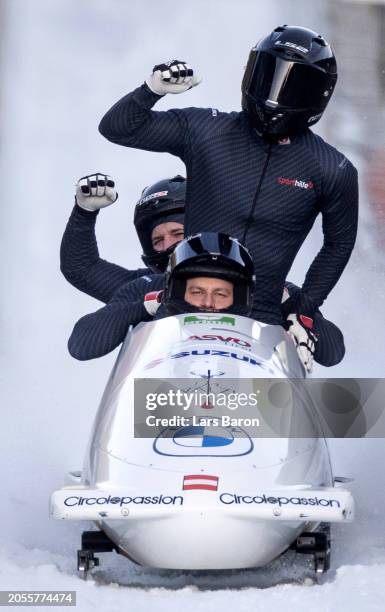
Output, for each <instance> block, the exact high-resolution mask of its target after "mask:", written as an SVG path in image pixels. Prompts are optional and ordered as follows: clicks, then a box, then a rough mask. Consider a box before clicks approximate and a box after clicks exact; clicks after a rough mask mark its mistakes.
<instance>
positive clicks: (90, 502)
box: [64, 495, 183, 507]
mask: <svg viewBox="0 0 385 612" xmlns="http://www.w3.org/2000/svg"><path fill="white" fill-rule="evenodd" d="M110 504H113V505H115V504H116V505H119V506H126V505H127V504H165V505H168V504H172V505H175V504H176V505H178V504H179V506H182V505H183V497H181V496H180V495H176V496H170V495H166V496H164V495H154V496H151V495H149V496H145V497H143V496H141V495H137V496H136V497H129V496H123V497H122V496H114V495H108V496H107V497H81V496H79V497H78V496H75V495H73V496H71V497H66V499H65V500H64V505H65V506H68V507H72V506H84V505H86V506H94V505H97V506H108V505H110Z"/></svg>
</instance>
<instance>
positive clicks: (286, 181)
mask: <svg viewBox="0 0 385 612" xmlns="http://www.w3.org/2000/svg"><path fill="white" fill-rule="evenodd" d="M277 183H278V184H279V185H288V186H289V187H300V188H301V189H313V188H314V183H313V181H300V180H299V179H291V178H285V177H284V176H279V177H278V178H277Z"/></svg>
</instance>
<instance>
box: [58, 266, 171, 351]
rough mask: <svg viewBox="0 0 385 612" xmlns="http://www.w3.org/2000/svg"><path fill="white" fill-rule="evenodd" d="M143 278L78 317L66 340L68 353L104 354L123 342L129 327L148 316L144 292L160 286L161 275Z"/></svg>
mask: <svg viewBox="0 0 385 612" xmlns="http://www.w3.org/2000/svg"><path fill="white" fill-rule="evenodd" d="M153 278H154V279H155V280H151V281H150V282H147V281H145V280H143V279H138V280H135V281H132V282H130V283H127V284H126V285H124V286H123V287H121V288H120V289H119V290H118V291H117V293H116V294H115V296H114V297H113V298H112V299H111V300H110V302H109V303H108V304H107V305H106V306H104V307H103V308H100V309H99V310H97V311H96V312H93V313H91V314H88V315H86V316H84V317H82V318H81V319H80V320H79V321H78V322H77V323H76V325H75V327H74V329H73V332H72V334H71V337H70V339H69V341H68V350H69V352H70V354H71V355H72V357H75V359H79V360H80V361H85V360H87V359H95V358H96V357H101V356H102V355H106V354H107V353H109V352H110V351H112V350H114V349H115V348H116V347H117V346H119V344H120V343H121V342H123V340H124V338H125V336H126V334H127V332H128V330H129V327H130V326H131V325H132V326H135V325H137V324H138V323H140V322H141V321H150V320H151V319H152V317H151V316H150V315H149V314H148V313H147V311H146V309H145V308H144V306H143V298H144V295H145V294H146V293H147V292H149V291H156V290H158V289H161V288H163V284H164V277H163V275H156V276H155V275H154V277H153Z"/></svg>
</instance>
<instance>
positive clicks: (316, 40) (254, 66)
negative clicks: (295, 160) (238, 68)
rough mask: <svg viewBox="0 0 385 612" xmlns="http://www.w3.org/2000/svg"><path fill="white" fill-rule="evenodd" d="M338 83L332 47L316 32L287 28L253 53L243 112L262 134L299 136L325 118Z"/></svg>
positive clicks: (246, 76) (246, 77)
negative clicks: (324, 112) (325, 111)
mask: <svg viewBox="0 0 385 612" xmlns="http://www.w3.org/2000/svg"><path fill="white" fill-rule="evenodd" d="M336 82H337V63H336V59H335V57H334V53H333V51H332V49H331V47H330V45H329V43H327V42H326V40H325V39H324V38H322V36H320V35H319V34H317V33H316V32H313V31H312V30H308V29H307V28H300V27H297V26H287V25H284V26H281V27H279V28H276V29H275V30H274V31H273V32H272V33H271V34H270V35H269V36H267V37H266V38H264V39H263V40H261V41H260V42H259V43H258V44H257V45H256V46H255V47H254V48H253V49H252V50H251V51H250V55H249V59H248V62H247V66H246V70H245V74H244V77H243V81H242V108H243V110H244V111H246V112H247V113H248V115H249V117H250V120H251V122H252V124H253V126H254V127H255V128H256V129H257V131H258V132H259V133H260V134H263V135H266V136H272V137H278V138H279V137H284V136H290V135H295V134H299V133H300V132H303V131H305V130H306V129H307V128H308V127H310V126H312V125H314V124H315V123H317V121H318V120H319V119H320V118H321V116H322V113H323V111H324V110H325V108H326V106H327V104H328V102H329V100H330V97H331V95H332V93H333V90H334V87H335V85H336Z"/></svg>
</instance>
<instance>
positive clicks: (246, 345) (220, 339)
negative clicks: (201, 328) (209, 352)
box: [185, 334, 251, 348]
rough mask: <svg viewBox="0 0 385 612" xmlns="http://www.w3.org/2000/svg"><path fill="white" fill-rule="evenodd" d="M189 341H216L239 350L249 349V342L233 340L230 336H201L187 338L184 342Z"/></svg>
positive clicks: (240, 339)
mask: <svg viewBox="0 0 385 612" xmlns="http://www.w3.org/2000/svg"><path fill="white" fill-rule="evenodd" d="M190 340H217V341H218V342H224V343H225V344H235V345H236V346H239V347H241V348H249V347H251V344H250V342H247V340H242V338H233V337H232V336H220V335H218V334H203V335H202V336H189V337H188V338H187V339H186V340H185V342H188V341H190Z"/></svg>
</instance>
